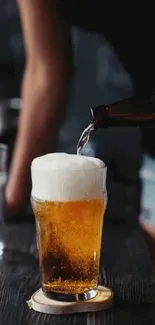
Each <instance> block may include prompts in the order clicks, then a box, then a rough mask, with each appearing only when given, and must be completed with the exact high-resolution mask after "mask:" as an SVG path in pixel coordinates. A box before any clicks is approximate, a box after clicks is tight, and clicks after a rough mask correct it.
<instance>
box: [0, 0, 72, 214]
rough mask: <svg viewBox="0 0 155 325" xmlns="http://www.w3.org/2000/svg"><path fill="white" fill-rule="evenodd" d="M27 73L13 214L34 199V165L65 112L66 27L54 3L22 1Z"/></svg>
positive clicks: (11, 191) (13, 171)
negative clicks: (32, 183) (31, 190)
mask: <svg viewBox="0 0 155 325" xmlns="http://www.w3.org/2000/svg"><path fill="white" fill-rule="evenodd" d="M19 9H20V13H21V21H22V26H23V33H24V40H25V51H26V67H25V73H24V78H23V84H22V93H21V97H22V108H21V113H20V119H19V125H18V132H17V138H16V144H15V149H14V154H13V159H12V163H11V168H10V175H9V180H8V185H7V188H6V202H7V205H8V207H9V209H10V210H12V211H13V210H15V211H16V210H18V209H19V208H20V207H21V206H22V204H23V203H24V201H25V200H27V199H28V198H29V195H30V187H31V182H30V164H31V161H32V159H33V158H34V157H36V156H38V155H41V154H44V153H46V152H48V151H49V150H50V148H51V143H52V141H54V137H55V134H56V131H57V130H58V127H59V123H60V120H61V116H62V114H63V111H64V107H65V101H66V97H67V91H68V85H69V76H70V73H69V72H70V70H69V63H70V56H71V46H70V38H69V32H68V28H67V26H66V25H65V24H64V23H63V22H62V20H61V17H60V16H59V11H58V8H57V7H56V4H55V1H54V0H50V1H49V0H46V1H45V0H33V1H32V0H21V1H20V3H19Z"/></svg>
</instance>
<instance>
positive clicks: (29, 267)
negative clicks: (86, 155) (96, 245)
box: [0, 189, 155, 325]
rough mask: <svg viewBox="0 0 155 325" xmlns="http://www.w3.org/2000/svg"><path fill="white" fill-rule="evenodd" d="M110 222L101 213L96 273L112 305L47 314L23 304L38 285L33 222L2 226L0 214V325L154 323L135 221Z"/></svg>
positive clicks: (154, 280) (151, 281) (151, 289)
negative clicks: (108, 291)
mask: <svg viewBox="0 0 155 325" xmlns="http://www.w3.org/2000/svg"><path fill="white" fill-rule="evenodd" d="M130 190H131V189H130ZM116 192H117V193H119V191H118V189H117V191H116ZM117 197H118V196H116V198H117ZM113 206H115V205H113ZM109 211H110V213H111V211H112V210H111V209H110V210H109ZM114 213H116V210H114ZM21 217H22V216H21ZM116 221H117V220H116V219H113V218H112V219H111V218H108V214H107V216H106V222H105V227H104V240H103V248H102V250H103V253H102V258H101V277H100V280H101V282H102V283H104V284H106V285H107V286H109V287H111V288H112V289H113V290H114V292H115V296H116V298H115V304H114V307H113V308H112V309H110V310H109V311H106V312H105V311H103V312H97V313H88V314H78V315H72V316H50V315H44V314H39V313H37V312H34V311H32V310H29V308H28V306H27V304H26V301H27V300H28V299H29V298H30V296H31V294H32V293H33V292H34V291H35V290H36V289H37V288H38V287H39V268H38V259H37V251H36V241H35V228H34V225H33V224H28V223H27V224H26V223H22V224H5V223H4V222H3V216H2V213H1V221H0V325H28V324H30V325H39V324H40V325H44V324H46V325H48V324H50V325H57V324H58V325H61V324H63V325H65V324H66V325H72V324H74V325H76V324H77V325H78V324H79V325H85V324H87V325H95V324H98V325H101V324H106V325H110V324H112V325H113V324H120V323H121V324H126V325H131V324H135V325H138V324H139V325H143V324H146V325H149V324H150V325H151V324H154V322H155V305H154V303H155V277H152V276H151V270H150V262H149V254H148V251H147V246H146V244H145V240H144V237H143V234H142V232H141V230H140V229H139V227H138V226H136V224H133V223H130V222H129V223H128V222H127V223H123V222H122V224H120V223H121V222H120V221H119V223H118V222H116Z"/></svg>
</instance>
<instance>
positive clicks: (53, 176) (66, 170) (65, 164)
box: [31, 153, 106, 201]
mask: <svg viewBox="0 0 155 325" xmlns="http://www.w3.org/2000/svg"><path fill="white" fill-rule="evenodd" d="M31 177H32V193H31V194H32V196H33V197H34V198H36V199H40V200H43V201H44V200H46V201H79V200H90V199H97V198H102V197H103V190H104V189H105V182H106V166H105V165H104V163H103V162H102V161H101V160H100V159H97V158H92V157H86V156H78V155H69V154H66V153H51V154H47V155H44V156H41V157H38V158H35V159H34V160H33V162H32V165H31Z"/></svg>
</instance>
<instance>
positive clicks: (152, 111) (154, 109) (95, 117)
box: [90, 92, 155, 129]
mask: <svg viewBox="0 0 155 325" xmlns="http://www.w3.org/2000/svg"><path fill="white" fill-rule="evenodd" d="M90 111H91V122H92V123H93V125H94V129H98V128H106V127H117V126H118V127H120V126H122V127H135V126H139V127H153V126H154V127H155V92H154V93H153V94H151V95H146V96H145V95H144V96H143V97H131V98H127V99H124V100H122V101H119V102H115V103H112V104H109V105H100V106H97V107H93V108H91V109H90Z"/></svg>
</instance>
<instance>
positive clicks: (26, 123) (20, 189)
mask: <svg viewBox="0 0 155 325" xmlns="http://www.w3.org/2000/svg"><path fill="white" fill-rule="evenodd" d="M18 5H19V10H20V14H21V21H22V26H23V33H24V39H25V51H26V67H25V74H24V78H23V84H22V91H21V94H22V109H21V114H20V120H19V127H18V132H17V139H16V145H15V150H14V155H13V160H12V164H11V169H10V176H9V180H8V185H7V189H6V201H7V205H8V208H9V209H10V210H11V211H13V212H16V211H18V210H20V208H21V206H22V205H23V203H24V202H25V201H26V200H27V199H29V196H30V188H31V182H30V163H31V161H32V159H33V158H34V157H35V156H38V155H41V154H44V153H46V152H48V151H49V150H51V138H52V141H53V144H54V141H55V138H56V135H57V132H58V129H59V127H60V123H61V119H62V117H63V114H64V111H65V106H66V101H67V97H68V90H69V85H70V77H71V71H72V44H71V36H70V27H71V26H72V25H75V26H78V27H80V28H83V29H85V30H88V31H90V32H98V33H100V34H104V35H105V37H106V38H107V40H108V41H109V42H110V43H111V44H112V46H113V47H114V49H115V51H116V53H117V56H118V57H119V59H120V60H121V62H122V63H123V66H124V68H125V70H126V71H127V72H128V73H129V74H130V76H131V77H132V79H133V82H134V86H135V93H137V94H140V93H143V92H144V91H145V92H147V91H148V92H151V91H152V90H153V87H154V79H155V78H154V77H155V64H154V54H155V44H154V42H153V41H152V40H153V31H154V27H155V26H154V25H155V23H154V17H153V9H152V8H151V7H149V5H147V7H146V6H144V5H143V4H141V6H140V9H139V6H137V7H136V5H135V3H134V4H132V3H130V7H128V6H127V5H126V4H121V5H120V4H119V3H118V2H117V3H115V4H111V3H110V2H108V3H104V4H103V3H102V2H101V1H97V2H95V1H89V2H87V1H77V0H75V1H74V2H73V1H72V2H69V1H67V0H66V1H57V0H33V1H32V0H20V1H19V3H18ZM111 5H112V7H111ZM131 22H132V23H131Z"/></svg>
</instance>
